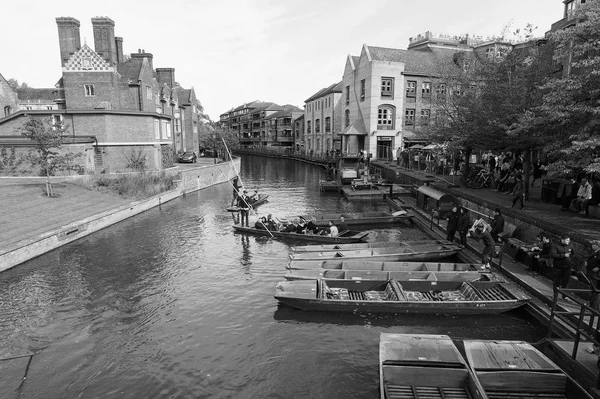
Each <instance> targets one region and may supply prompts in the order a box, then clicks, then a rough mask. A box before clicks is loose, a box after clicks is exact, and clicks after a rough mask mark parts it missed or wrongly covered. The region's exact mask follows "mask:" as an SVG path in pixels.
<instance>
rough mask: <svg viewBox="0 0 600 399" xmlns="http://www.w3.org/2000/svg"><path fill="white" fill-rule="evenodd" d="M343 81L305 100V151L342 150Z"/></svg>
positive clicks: (323, 152) (318, 152)
mask: <svg viewBox="0 0 600 399" xmlns="http://www.w3.org/2000/svg"><path fill="white" fill-rule="evenodd" d="M341 100H342V82H338V83H334V84H332V85H330V86H329V87H325V88H323V89H321V90H319V91H318V92H316V93H315V94H313V95H312V96H310V97H309V98H307V99H306V100H305V101H304V121H305V140H306V146H305V151H306V152H311V151H312V153H313V154H319V155H322V154H326V153H329V152H330V151H335V150H341V137H340V133H341V130H342V112H343V111H342V101H341Z"/></svg>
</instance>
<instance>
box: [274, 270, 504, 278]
mask: <svg viewBox="0 0 600 399" xmlns="http://www.w3.org/2000/svg"><path fill="white" fill-rule="evenodd" d="M320 278H326V279H332V280H391V279H395V280H397V281H412V280H415V281H420V280H425V281H492V280H495V281H498V278H497V277H496V276H495V275H492V274H491V273H480V272H478V271H472V272H411V271H397V272H390V271H376V270H339V269H312V270H288V271H287V273H286V274H285V279H286V280H317V279H320Z"/></svg>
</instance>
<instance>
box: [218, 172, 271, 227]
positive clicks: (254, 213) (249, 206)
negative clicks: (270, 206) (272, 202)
mask: <svg viewBox="0 0 600 399" xmlns="http://www.w3.org/2000/svg"><path fill="white" fill-rule="evenodd" d="M217 169H219V172H221V174H222V175H223V176H225V178H227V176H226V175H225V173H223V171H222V170H221V168H219V167H218V166H217ZM227 182H228V183H229V184H230V185H231V187H233V189H234V190H235V191H236V193H237V195H238V197H240V198H242V197H241V195H240V191H239V190H238V189H237V188H236V187H235V185H234V184H233V183H232V182H231V181H230V180H229V179H227ZM242 199H243V198H242ZM244 203H245V204H246V205H248V208H249V209H250V210H251V211H252V212H253V216H258V213H257V212H256V210H255V209H254V208H253V207H252V205H250V204H249V203H248V202H247V201H246V200H245V199H244ZM259 220H260V219H259ZM260 224H262V225H263V227H264V228H265V230H267V233H269V235H270V236H271V238H275V236H273V233H271V231H270V230H269V228H268V227H267V226H266V225H265V224H264V223H263V222H262V220H260Z"/></svg>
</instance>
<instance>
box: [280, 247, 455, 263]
mask: <svg viewBox="0 0 600 399" xmlns="http://www.w3.org/2000/svg"><path fill="white" fill-rule="evenodd" d="M460 250H461V247H460V246H458V245H454V244H429V245H427V244H425V245H414V246H411V247H406V246H404V247H403V246H397V247H388V248H373V249H356V250H349V251H326V252H303V253H295V254H290V259H291V260H293V261H299V260H302V261H305V260H324V259H337V258H345V259H365V260H381V261H402V260H405V261H412V262H414V261H427V260H438V259H443V258H447V257H449V256H452V255H454V254H456V253H457V252H458V251H460Z"/></svg>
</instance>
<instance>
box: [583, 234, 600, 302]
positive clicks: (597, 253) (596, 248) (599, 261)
mask: <svg viewBox="0 0 600 399" xmlns="http://www.w3.org/2000/svg"><path fill="white" fill-rule="evenodd" d="M586 263H587V266H586V276H587V278H588V280H590V284H591V285H592V287H591V288H592V299H591V300H590V306H591V307H593V308H594V309H598V308H599V307H600V306H599V305H600V295H599V294H600V241H595V242H594V244H592V255H591V256H590V257H588V258H587V261H586Z"/></svg>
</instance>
